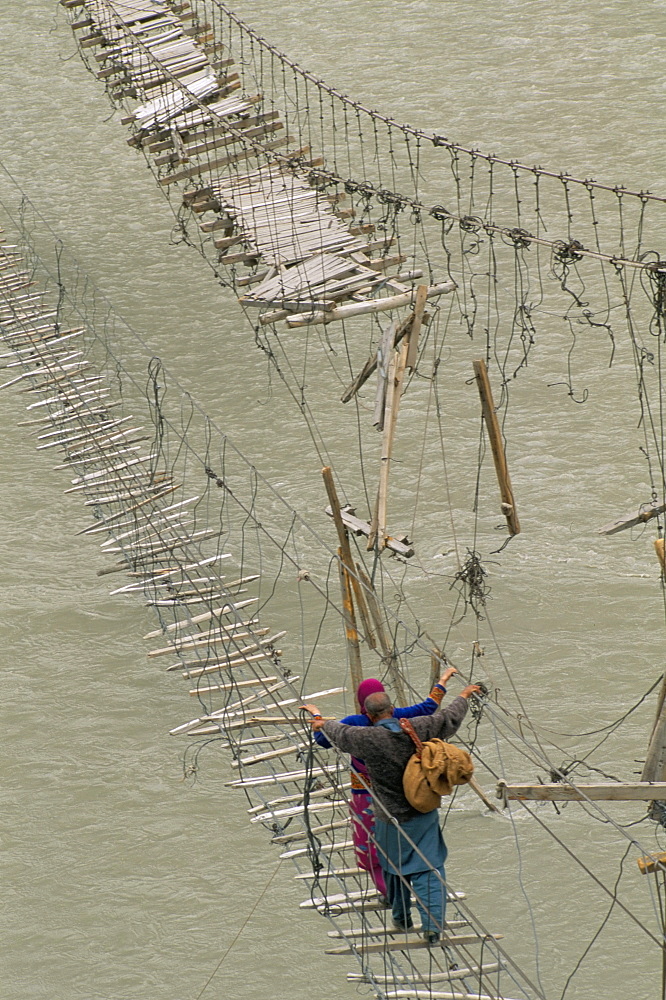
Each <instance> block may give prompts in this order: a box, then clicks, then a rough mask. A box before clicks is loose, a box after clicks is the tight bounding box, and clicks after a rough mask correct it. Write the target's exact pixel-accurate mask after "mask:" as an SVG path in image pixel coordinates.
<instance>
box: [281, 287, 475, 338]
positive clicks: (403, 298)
mask: <svg viewBox="0 0 666 1000" xmlns="http://www.w3.org/2000/svg"><path fill="white" fill-rule="evenodd" d="M455 288H456V284H455V282H453V281H444V282H442V283H441V284H439V285H431V286H430V288H429V289H428V298H429V299H430V298H437V297H438V296H440V295H447V294H448V293H449V292H452V291H454V289H455ZM415 295H416V292H415V291H414V292H405V293H404V294H402V295H388V296H386V298H383V299H369V300H367V301H366V302H355V303H353V304H350V305H344V306H339V307H338V308H337V309H334V310H333V311H332V312H330V313H324V312H321V313H316V312H313V313H309V314H306V313H302V314H298V313H297V314H296V315H295V316H289V317H288V318H287V326H290V327H299V326H311V325H314V324H316V323H333V322H334V321H336V320H341V319H349V318H351V317H352V316H365V315H367V314H368V313H379V312H386V311H388V310H390V309H399V308H401V307H402V306H408V305H411V304H412V302H413V300H414V298H415Z"/></svg>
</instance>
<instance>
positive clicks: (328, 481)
mask: <svg viewBox="0 0 666 1000" xmlns="http://www.w3.org/2000/svg"><path fill="white" fill-rule="evenodd" d="M321 475H322V478H323V480H324V485H325V487H326V492H327V494H328V499H329V500H330V502H331V512H332V515H333V521H334V522H335V527H336V530H337V533H338V541H339V542H340V551H341V552H342V559H343V562H344V564H345V568H346V570H347V574H348V578H349V580H350V581H351V585H352V588H353V591H354V597H355V598H356V607H357V608H358V611H359V614H360V616H361V621H362V622H363V631H364V633H365V641H366V642H367V644H368V646H369V647H370V649H376V648H377V642H376V640H375V636H374V633H373V631H372V628H371V625H370V614H369V613H368V608H367V605H366V602H365V596H364V594H363V588H362V587H361V585H360V583H359V582H358V580H357V578H356V574H355V571H354V561H353V559H352V554H351V547H350V545H349V535H348V534H347V529H346V527H345V525H344V522H343V520H342V517H341V514H340V501H339V500H338V491H337V490H336V488H335V482H334V481H333V473H332V471H331V468H330V466H328V465H327V466H325V467H324V468H323V469H322V470H321ZM343 596H344V595H343ZM359 683H360V682H359Z"/></svg>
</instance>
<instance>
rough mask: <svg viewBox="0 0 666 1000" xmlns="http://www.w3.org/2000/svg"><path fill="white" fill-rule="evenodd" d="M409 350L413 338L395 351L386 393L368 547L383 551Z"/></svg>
mask: <svg viewBox="0 0 666 1000" xmlns="http://www.w3.org/2000/svg"><path fill="white" fill-rule="evenodd" d="M408 351H409V341H408V340H406V341H403V343H402V344H401V346H400V353H399V354H398V355H397V357H396V356H395V355H394V357H393V358H392V364H391V368H390V370H389V380H388V390H387V394H386V413H385V416H384V430H383V433H382V457H381V462H380V467H379V486H378V488H377V503H376V506H375V512H374V515H373V518H372V521H371V524H370V534H369V535H368V549H373V548H374V547H375V544H376V543H378V545H379V550H380V551H381V550H382V549H384V548H385V547H386V508H387V502H388V477H389V471H390V468H391V458H392V455H393V442H394V441H395V428H396V424H397V422H398V410H399V408H400V396H401V392H402V380H403V376H404V374H405V365H406V362H407V353H408Z"/></svg>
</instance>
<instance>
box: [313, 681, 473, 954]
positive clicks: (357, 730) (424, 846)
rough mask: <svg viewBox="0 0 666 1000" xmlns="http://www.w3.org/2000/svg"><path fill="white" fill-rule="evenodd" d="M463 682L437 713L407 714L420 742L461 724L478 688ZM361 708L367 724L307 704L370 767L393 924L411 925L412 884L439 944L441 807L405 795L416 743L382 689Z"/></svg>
mask: <svg viewBox="0 0 666 1000" xmlns="http://www.w3.org/2000/svg"><path fill="white" fill-rule="evenodd" d="M479 691H480V688H479V687H478V686H477V685H476V684H470V685H468V686H467V687H466V688H465V689H464V690H463V691H462V692H461V693H460V694H459V695H458V697H457V698H454V699H453V701H452V702H450V704H449V705H447V706H446V707H443V706H440V707H439V708H438V710H437V711H436V712H435V713H434V715H428V716H417V717H415V718H413V719H412V720H411V722H412V725H413V726H414V729H415V730H416V734H417V735H418V737H419V738H420V739H421V741H425V740H430V739H434V738H438V739H442V740H447V739H449V738H450V737H451V736H453V735H454V734H455V733H456V732H457V731H458V729H459V727H460V724H461V722H462V720H463V719H464V717H465V714H466V712H467V701H468V698H469V697H470V696H471V695H472V694H478V693H479ZM364 707H365V710H366V712H367V714H368V716H369V718H370V722H371V723H372V725H370V726H367V727H357V726H346V725H344V723H342V722H336V721H334V720H328V721H324V720H323V719H322V718H321V715H320V713H319V711H318V709H317V707H316V705H305V706H304V708H306V709H307V710H308V711H309V712H310V714H311V715H312V728H313V729H314V730H315V731H318V730H322V731H323V732H324V733H325V734H326V737H327V738H328V739H329V740H330V742H331V743H333V744H334V745H335V746H336V747H338V749H339V750H343V751H344V752H345V753H350V754H353V755H354V756H355V757H360V758H362V759H363V760H364V761H365V763H366V765H367V768H368V773H369V776H370V782H371V785H372V792H373V799H374V804H375V811H376V827H375V837H376V840H377V849H378V854H379V859H380V864H381V866H382V869H383V871H384V878H385V881H386V887H387V890H388V901H389V903H390V905H391V910H392V915H393V923H394V925H395V927H396V928H397V929H398V930H409V929H410V928H411V927H413V926H414V925H413V923H412V918H411V899H410V888H411V889H412V891H413V892H414V895H415V898H416V906H417V909H418V910H419V913H420V915H421V922H422V924H421V930H422V932H423V936H424V938H425V940H426V941H427V942H428V943H429V944H436V943H437V942H438V941H439V938H440V934H441V932H442V930H443V928H444V920H445V914H446V876H445V873H444V861H445V860H446V855H447V849H446V844H445V843H444V838H443V837H442V832H441V830H440V827H439V812H438V810H437V809H433V810H432V811H431V812H428V813H421V812H418V810H416V809H414V807H413V806H411V805H410V804H409V802H408V801H407V799H406V798H405V795H404V792H403V789H402V775H403V772H404V770H405V767H406V766H407V761H408V760H409V759H410V757H411V756H412V754H413V753H414V744H413V742H412V740H411V739H410V737H409V736H408V735H407V734H406V733H404V732H403V731H402V729H401V728H400V724H399V723H398V721H397V720H396V719H394V718H393V705H392V704H391V700H390V698H389V697H388V695H387V694H386V693H385V692H379V693H377V694H372V695H370V696H369V697H368V698H367V699H366V701H365V706H364Z"/></svg>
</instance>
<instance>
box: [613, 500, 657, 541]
mask: <svg viewBox="0 0 666 1000" xmlns="http://www.w3.org/2000/svg"><path fill="white" fill-rule="evenodd" d="M664 511H666V503H661V504H657V506H655V507H641V508H640V509H639V510H638V511H637V512H636V513H635V514H625V516H624V517H619V518H617V520H615V521H611V522H610V523H609V524H605V525H604V526H603V528H599V534H600V535H614V534H615V533H616V532H617V531H624V530H625V529H626V528H635V527H636V525H638V524H645V522H646V521H650V520H652V518H653V517H657V516H658V515H659V514H663V513H664Z"/></svg>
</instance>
